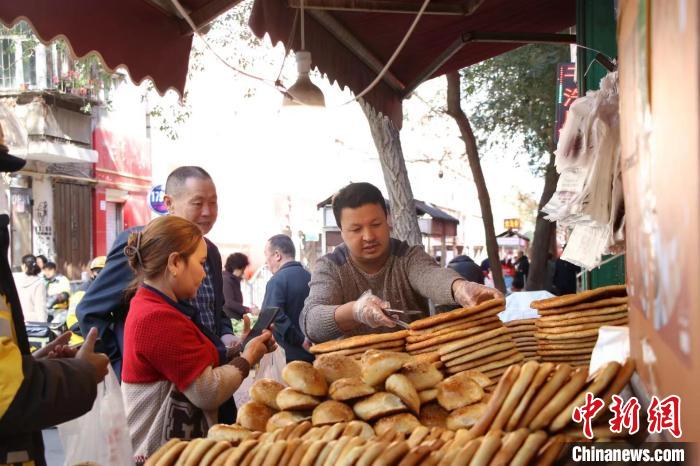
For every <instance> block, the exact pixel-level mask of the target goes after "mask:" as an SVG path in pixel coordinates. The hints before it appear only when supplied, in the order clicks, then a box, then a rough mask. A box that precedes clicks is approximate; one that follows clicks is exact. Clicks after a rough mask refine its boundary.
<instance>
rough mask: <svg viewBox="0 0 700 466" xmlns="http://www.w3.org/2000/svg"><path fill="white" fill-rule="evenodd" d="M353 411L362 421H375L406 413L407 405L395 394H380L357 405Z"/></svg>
mask: <svg viewBox="0 0 700 466" xmlns="http://www.w3.org/2000/svg"><path fill="white" fill-rule="evenodd" d="M353 411H355V414H356V415H357V417H359V418H360V419H362V420H364V421H373V420H375V419H378V418H380V417H383V416H390V415H392V414H398V413H401V412H403V411H406V405H405V404H403V402H402V401H401V399H400V398H399V397H398V396H396V395H394V394H391V393H387V392H379V393H375V394H374V395H372V396H369V397H367V398H365V399H364V400H360V401H358V402H357V403H355V406H353Z"/></svg>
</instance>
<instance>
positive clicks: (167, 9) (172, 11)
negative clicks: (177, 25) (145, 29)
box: [146, 0, 182, 19]
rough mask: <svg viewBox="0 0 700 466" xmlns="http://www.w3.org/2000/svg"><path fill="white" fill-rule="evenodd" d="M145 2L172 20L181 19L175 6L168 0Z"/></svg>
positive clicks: (147, 0) (148, 0)
mask: <svg viewBox="0 0 700 466" xmlns="http://www.w3.org/2000/svg"><path fill="white" fill-rule="evenodd" d="M146 2H147V3H150V4H151V5H154V6H155V7H156V8H158V9H160V10H162V11H163V12H164V13H167V14H168V15H170V16H172V17H174V18H178V19H182V16H180V12H178V11H177V8H175V5H173V2H171V1H170V0H146Z"/></svg>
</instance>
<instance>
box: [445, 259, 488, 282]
mask: <svg viewBox="0 0 700 466" xmlns="http://www.w3.org/2000/svg"><path fill="white" fill-rule="evenodd" d="M447 266H448V267H449V268H451V269H453V270H454V271H455V272H457V273H458V274H460V275H461V276H462V277H464V278H466V279H467V280H469V281H470V282H475V283H480V284H482V285H483V284H484V273H483V272H482V271H481V267H479V266H478V265H476V263H475V262H474V261H473V260H472V258H471V257H469V256H465V255H461V256H457V257H455V258H454V259H452V260H451V261H450V263H449V264H447Z"/></svg>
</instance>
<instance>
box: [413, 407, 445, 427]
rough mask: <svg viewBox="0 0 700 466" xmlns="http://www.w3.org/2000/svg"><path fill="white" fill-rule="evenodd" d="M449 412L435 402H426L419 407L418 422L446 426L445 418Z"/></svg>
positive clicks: (431, 425)
mask: <svg viewBox="0 0 700 466" xmlns="http://www.w3.org/2000/svg"><path fill="white" fill-rule="evenodd" d="M449 415H450V413H449V412H448V411H447V410H446V409H445V408H443V407H442V406H440V405H439V404H437V403H428V404H425V405H423V406H421V408H420V415H419V419H420V423H421V424H423V425H424V426H427V427H441V428H443V429H444V428H445V427H446V426H447V419H448V416H449Z"/></svg>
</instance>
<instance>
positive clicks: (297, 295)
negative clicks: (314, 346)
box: [262, 235, 314, 363]
mask: <svg viewBox="0 0 700 466" xmlns="http://www.w3.org/2000/svg"><path fill="white" fill-rule="evenodd" d="M295 256H296V249H295V248H294V243H292V240H291V239H290V238H289V236H286V235H275V236H273V237H272V238H270V239H269V240H268V241H267V244H266V245H265V263H266V264H267V267H268V268H269V269H270V271H271V272H272V273H273V274H274V275H273V276H272V278H271V279H270V281H269V282H267V287H266V288H265V298H264V299H263V304H262V309H265V308H268V307H279V308H280V312H279V313H278V314H277V318H276V320H275V328H274V336H275V341H277V343H278V344H279V345H281V346H282V348H284V351H285V353H286V355H287V363H289V362H291V361H308V362H313V360H314V357H313V355H312V354H311V353H309V352H308V351H306V349H305V348H304V341H305V337H304V334H303V333H302V331H301V328H300V327H299V314H301V310H302V309H303V308H304V301H305V300H306V297H307V296H309V281H310V280H311V274H310V273H309V272H308V271H307V270H306V269H305V268H304V266H303V265H301V263H300V262H298V261H296V260H294V258H295Z"/></svg>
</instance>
